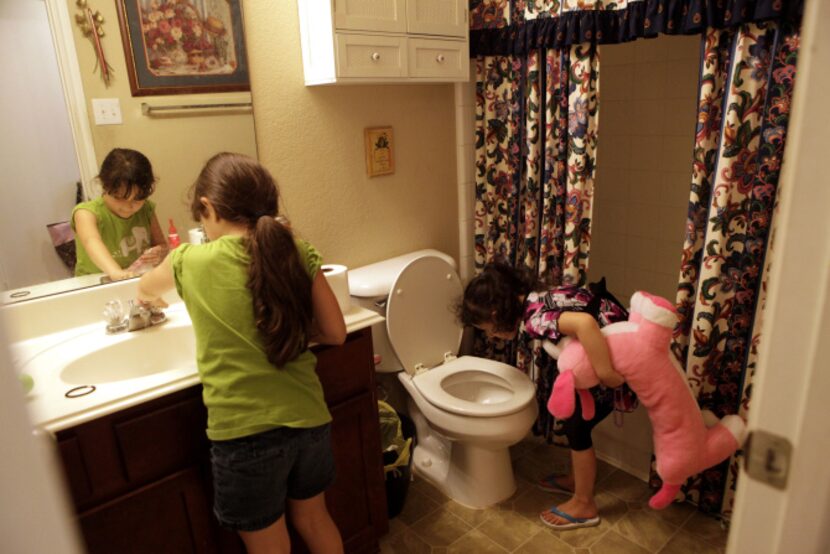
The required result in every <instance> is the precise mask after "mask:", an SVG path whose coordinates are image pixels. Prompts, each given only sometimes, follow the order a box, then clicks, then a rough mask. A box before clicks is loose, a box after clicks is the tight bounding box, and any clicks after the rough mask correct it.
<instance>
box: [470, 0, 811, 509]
mask: <svg viewBox="0 0 830 554" xmlns="http://www.w3.org/2000/svg"><path fill="white" fill-rule="evenodd" d="M801 10H802V0H561V1H560V0H472V1H471V3H470V14H471V32H470V44H471V56H473V57H475V58H476V202H475V261H476V268H477V270H480V269H481V268H482V267H483V266H484V264H486V263H489V262H491V261H494V260H496V259H501V260H507V261H509V262H510V263H512V264H513V265H515V266H525V267H528V268H531V269H533V270H535V271H536V272H537V273H538V274H539V275H541V276H545V277H547V278H548V279H549V280H550V281H551V282H553V283H577V284H584V282H585V275H586V271H587V263H588V254H589V250H590V221H591V207H592V198H593V176H594V162H595V159H596V148H597V124H598V115H599V112H598V90H599V59H598V56H597V53H596V45H597V44H608V43H619V42H627V41H631V40H636V39H638V38H642V37H653V36H656V35H658V34H681V33H682V34H701V35H703V36H704V37H705V38H704V47H703V51H704V52H703V56H702V60H701V71H702V73H701V81H700V82H701V92H700V99H701V101H700V109H699V125H698V129H697V134H696V146H695V164H694V178H693V183H692V192H691V194H692V198H691V200H690V210H689V222H688V225H687V229H688V239H687V243H686V245H684V253H683V269H682V275H681V283H680V285H679V292H678V298H677V302H678V308H679V310H680V312H681V314H682V317H683V322H682V324H681V325H680V326H679V327H678V331H677V333H676V337H675V340H676V342H675V344H674V345H673V348H674V349H675V352H676V353H677V354H678V356H679V357H680V358H681V359H683V360H686V367H687V371H688V373H689V378H690V382H691V383H692V386H693V388H694V389H695V390H696V391H697V393H698V397H699V400H700V403H701V405H702V406H703V407H706V408H709V409H712V410H713V411H715V412H716V413H718V414H719V415H723V414H725V413H735V412H736V411H737V412H738V413H741V414H742V415H744V416H745V415H746V410H747V409H748V400H749V396H750V391H751V380H752V370H753V368H754V356H755V346H756V345H757V341H758V338H759V337H758V332H757V329H759V328H760V321H759V320H760V317H755V313H756V312H758V313H760V312H759V311H758V306H762V305H763V298H762V297H761V295H762V294H763V290H764V287H763V275H764V274H765V271H764V270H763V268H764V266H765V264H766V263H767V260H766V259H765V252H766V251H767V237H768V234H769V227H770V221H771V217H772V212H771V209H772V206H773V202H774V198H775V186H776V183H777V174H778V169H779V167H780V162H781V155H782V153H783V144H784V133H785V131H786V120H787V115H788V113H789V101H790V98H791V92H792V81H793V76H794V64H795V54H796V52H797V48H798V36H797V32H796V28H795V27H794V26H793V24H792V23H783V22H794V21H798V20H799V19H800V14H801ZM779 22H782V23H779ZM722 122H725V124H724V125H723V127H721V125H722ZM719 249H721V250H719ZM477 351H478V353H479V354H480V355H484V356H489V357H493V358H496V359H502V360H505V361H508V362H511V363H515V364H516V365H517V366H518V367H520V368H522V369H523V370H524V371H526V372H528V373H529V374H530V375H531V377H532V378H533V379H534V380H535V381H536V383H537V397H538V400H539V403H540V414H541V415H540V418H539V421H537V425H536V429H535V431H536V432H537V433H540V434H542V435H544V436H546V437H548V438H552V431H553V424H554V422H553V420H552V418H550V417H549V416H548V415H547V411H546V409H545V401H546V399H547V397H548V395H549V393H550V387H551V383H552V380H553V378H554V376H555V372H556V367H555V362H553V361H551V360H550V359H549V358H547V357H546V356H540V355H539V348H538V345H533V344H509V343H508V344H504V345H499V346H493V345H492V344H489V343H486V342H485V341H482V340H479V341H478V342H477ZM737 467H738V466H737V462H736V461H735V460H732V461H731V462H729V463H725V464H724V465H723V466H722V467H719V468H713V469H712V470H710V471H708V472H706V473H704V474H703V475H701V476H698V477H697V478H696V479H695V480H694V482H691V483H690V484H689V486H688V487H687V488H686V492H687V494H688V495H689V497H690V498H691V499H692V500H694V501H696V502H697V503H698V504H700V505H701V506H702V507H703V509H704V510H707V511H710V512H723V513H726V514H728V513H729V511H731V502H732V491H734V486H735V476H736V475H737ZM655 478H656V475H655Z"/></svg>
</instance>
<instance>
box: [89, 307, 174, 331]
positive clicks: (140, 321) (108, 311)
mask: <svg viewBox="0 0 830 554" xmlns="http://www.w3.org/2000/svg"><path fill="white" fill-rule="evenodd" d="M127 307H128V308H129V312H128V313H127V314H125V313H124V311H125V310H124V305H123V304H122V303H121V301H119V300H110V301H109V302H107V304H106V306H105V307H104V319H105V320H106V322H107V333H109V334H114V333H121V332H123V331H138V330H140V329H145V328H147V327H152V326H154V325H160V324H162V323H164V322H165V321H167V316H166V315H165V314H164V312H163V311H162V310H161V308H156V307H152V308H146V307H144V306H142V305H141V304H139V303H138V302H135V301H134V300H129V301H128V302H127Z"/></svg>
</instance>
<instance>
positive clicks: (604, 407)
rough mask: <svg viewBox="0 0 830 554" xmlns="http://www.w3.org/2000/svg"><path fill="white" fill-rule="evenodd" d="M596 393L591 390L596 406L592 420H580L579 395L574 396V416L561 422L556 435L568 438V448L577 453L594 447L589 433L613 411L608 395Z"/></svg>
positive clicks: (580, 405)
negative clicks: (559, 429)
mask: <svg viewBox="0 0 830 554" xmlns="http://www.w3.org/2000/svg"><path fill="white" fill-rule="evenodd" d="M598 388H599V387H597V389H598ZM597 392H598V391H597V390H595V389H591V393H592V395H593V397H594V405H595V406H596V411H595V413H594V418H593V419H591V420H589V421H585V420H584V419H582V403H581V402H580V401H579V395H576V409H575V410H574V414H573V415H572V416H571V417H569V418H568V419H563V420H561V421H562V429H561V431H560V433H558V434H562V435H565V436H566V437H568V446H569V447H570V449H571V450H576V451H577V452H579V451H582V450H588V449H589V448H591V447H592V446H594V443H593V442H591V431H593V429H594V426H596V424H597V423H599V422H600V421H602V420H603V419H605V418H606V417H608V414H610V413H611V412H612V411H613V410H614V403H613V401H609V400H608V395H607V394H606V395H603V394H596V393H597Z"/></svg>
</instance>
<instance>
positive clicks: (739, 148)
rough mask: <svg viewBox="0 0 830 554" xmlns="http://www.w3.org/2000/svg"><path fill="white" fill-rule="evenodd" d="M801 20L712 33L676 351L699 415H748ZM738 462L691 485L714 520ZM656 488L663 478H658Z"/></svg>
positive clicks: (730, 492)
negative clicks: (701, 412) (704, 412)
mask: <svg viewBox="0 0 830 554" xmlns="http://www.w3.org/2000/svg"><path fill="white" fill-rule="evenodd" d="M798 45H799V35H798V26H797V24H795V23H792V22H781V23H778V22H768V23H760V24H749V25H744V26H741V27H740V28H739V29H727V30H715V29H710V30H708V31H707V32H706V34H705V35H704V37H703V44H702V50H701V51H702V56H701V74H700V75H701V76H700V92H699V103H698V123H697V129H696V134H695V147H694V163H693V176H692V188H691V196H690V199H689V212H688V219H687V222H686V240H685V244H684V246H683V256H682V267H681V270H680V283H679V285H678V294H677V307H678V310H679V312H680V314H681V322H680V324H679V325H678V327H676V328H675V333H674V343H673V345H672V347H673V349H674V351H675V353H676V354H677V356H678V358H679V359H681V360H685V368H686V374H687V376H688V379H689V383H690V385H691V387H692V390H693V391H694V392H695V394H696V396H697V398H698V402H699V404H700V406H701V408H704V409H709V410H711V411H713V412H714V413H715V414H716V415H718V416H719V417H720V416H723V415H726V414H734V413H738V414H740V415H741V416H743V417H744V418H746V417H747V410H748V409H749V403H750V397H751V392H752V377H753V373H754V368H755V357H756V353H757V345H758V341H759V340H760V338H761V337H760V328H761V317H760V315H761V313H762V307H763V305H764V300H765V292H766V286H765V278H766V270H767V268H766V266H767V265H768V262H769V259H770V256H769V253H770V248H769V247H768V240H769V237H770V230H771V226H772V220H773V212H774V204H775V199H776V188H777V185H778V175H779V171H780V168H781V160H782V157H783V154H784V143H785V138H786V133H787V122H788V119H789V113H790V104H791V101H792V92H793V84H794V79H795V64H796V57H797V53H798ZM739 463H740V457H739V456H736V457H733V458H732V459H731V460H728V461H726V462H724V463H723V464H721V465H720V466H717V467H714V468H712V469H710V470H708V471H706V472H704V473H702V474H700V475H697V476H695V477H693V478H692V479H690V481H689V482H688V483H687V486H686V487H685V489H684V491H685V492H686V494H687V496H688V497H689V498H690V499H692V500H693V501H695V502H696V503H697V504H698V505H699V506H700V507H701V508H702V509H703V510H704V511H708V512H714V513H722V514H724V515H725V516H728V515H729V514H730V513H731V511H732V503H733V500H734V491H735V479H736V476H737V474H738V467H739ZM653 479H654V480H656V479H657V478H656V475H653Z"/></svg>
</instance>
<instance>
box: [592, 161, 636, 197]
mask: <svg viewBox="0 0 830 554" xmlns="http://www.w3.org/2000/svg"><path fill="white" fill-rule="evenodd" d="M629 173H630V170H627V169H620V168H615V167H610V168H608V169H606V170H603V171H602V172H600V170H599V169H597V177H596V180H595V183H594V201H595V202H603V203H607V204H609V205H616V206H619V205H623V204H625V202H626V200H627V198H628V187H629Z"/></svg>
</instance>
